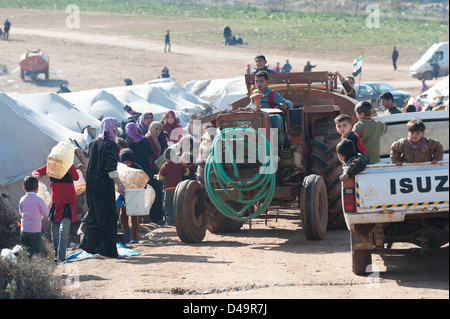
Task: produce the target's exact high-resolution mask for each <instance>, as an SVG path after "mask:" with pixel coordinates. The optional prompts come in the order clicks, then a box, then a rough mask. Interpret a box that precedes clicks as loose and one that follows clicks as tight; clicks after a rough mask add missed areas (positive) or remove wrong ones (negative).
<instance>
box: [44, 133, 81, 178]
mask: <svg viewBox="0 0 450 319" xmlns="http://www.w3.org/2000/svg"><path fill="white" fill-rule="evenodd" d="M74 152H75V146H74V145H73V144H72V143H71V142H70V141H61V142H59V143H58V144H56V146H54V147H53V148H52V150H51V152H50V154H49V155H48V158H47V175H48V176H50V177H53V178H57V179H61V178H63V177H64V175H66V173H67V171H68V170H69V168H70V167H71V166H72V165H73V154H74Z"/></svg>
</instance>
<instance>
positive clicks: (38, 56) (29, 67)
mask: <svg viewBox="0 0 450 319" xmlns="http://www.w3.org/2000/svg"><path fill="white" fill-rule="evenodd" d="M19 64H20V77H21V78H22V80H24V81H27V77H28V78H30V79H31V80H32V81H34V80H36V79H37V77H38V75H39V74H40V73H44V74H45V79H46V80H48V79H49V73H48V71H49V58H48V55H47V54H46V53H45V52H44V51H42V50H40V49H38V50H28V51H27V52H26V53H25V54H23V55H22V56H21V57H20V63H19Z"/></svg>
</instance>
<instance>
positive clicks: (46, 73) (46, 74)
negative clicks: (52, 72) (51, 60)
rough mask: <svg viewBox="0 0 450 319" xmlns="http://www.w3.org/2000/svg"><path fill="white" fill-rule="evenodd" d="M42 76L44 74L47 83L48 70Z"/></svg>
mask: <svg viewBox="0 0 450 319" xmlns="http://www.w3.org/2000/svg"><path fill="white" fill-rule="evenodd" d="M44 74H45V79H46V80H47V81H48V79H49V75H48V69H47V70H45V72H44Z"/></svg>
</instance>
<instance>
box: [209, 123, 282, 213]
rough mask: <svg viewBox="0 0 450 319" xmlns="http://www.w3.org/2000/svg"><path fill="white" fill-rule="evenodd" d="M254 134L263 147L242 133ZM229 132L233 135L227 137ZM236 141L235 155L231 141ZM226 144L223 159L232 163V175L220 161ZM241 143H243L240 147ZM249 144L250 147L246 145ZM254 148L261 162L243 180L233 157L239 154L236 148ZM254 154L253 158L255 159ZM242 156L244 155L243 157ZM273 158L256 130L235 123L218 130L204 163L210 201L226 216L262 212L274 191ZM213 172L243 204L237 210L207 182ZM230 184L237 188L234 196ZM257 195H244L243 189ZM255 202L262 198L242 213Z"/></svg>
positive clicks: (221, 183) (226, 188) (229, 195)
mask: <svg viewBox="0 0 450 319" xmlns="http://www.w3.org/2000/svg"><path fill="white" fill-rule="evenodd" d="M250 134H255V135H253V136H258V139H259V141H261V139H262V141H263V145H264V148H263V149H262V150H260V149H258V145H260V144H261V143H254V145H250V144H249V140H250V138H249V139H248V140H246V139H245V136H249V135H250ZM230 136H232V137H233V138H229V137H230ZM234 142H235V143H236V156H233V143H234ZM223 145H224V146H225V152H224V153H225V157H226V162H227V163H231V164H232V167H233V174H234V176H233V177H230V176H228V175H227V173H226V172H225V170H224V167H223V165H222V149H223ZM243 146H244V147H243ZM249 146H250V147H249ZM245 147H247V149H254V150H255V148H256V150H255V151H254V154H255V156H256V157H257V159H258V161H259V162H260V163H262V164H261V167H260V168H259V169H258V172H257V173H256V174H255V175H254V176H253V177H252V178H250V179H248V180H242V178H240V176H239V168H238V163H237V162H236V157H237V158H239V155H243V154H238V150H244V149H245ZM249 156H250V155H249ZM256 157H255V159H256ZM242 158H243V157H242ZM273 167H274V166H273V158H272V154H271V149H270V144H269V141H268V140H267V139H266V137H265V136H264V135H263V134H259V133H258V132H257V131H256V130H253V129H248V128H242V127H234V128H227V129H224V130H222V131H221V133H220V134H218V135H217V136H216V137H215V139H214V141H213V144H212V149H211V154H210V155H209V156H208V159H207V160H206V164H205V185H206V191H207V193H208V196H209V198H210V199H211V202H212V203H213V204H214V206H215V207H216V208H217V210H219V211H220V212H221V213H222V214H223V215H225V216H226V217H228V218H231V219H234V220H238V221H243V220H248V219H251V218H254V217H256V216H259V215H260V214H261V213H262V212H264V211H265V210H266V209H267V207H268V206H269V204H270V202H271V201H272V198H273V195H274V193H275V172H274V171H273ZM212 172H214V174H215V176H216V178H217V181H218V183H219V184H220V186H221V188H222V189H223V190H224V192H225V193H226V194H227V196H228V197H229V198H231V199H232V201H234V202H236V203H240V204H244V207H243V208H242V209H241V210H240V211H236V210H235V209H234V208H232V207H231V206H230V205H229V204H228V203H227V201H225V200H223V199H222V198H221V197H220V196H219V195H218V194H217V192H216V191H215V189H214V187H213V185H212V183H211V182H210V176H211V173H212ZM230 188H232V189H234V190H236V191H237V194H238V196H237V197H236V196H233V195H232V194H231V193H230V191H229V189H230ZM255 190H256V192H257V193H256V195H254V196H253V198H251V199H247V200H246V199H244V197H245V196H243V195H244V193H245V192H250V191H255ZM255 202H262V203H261V205H260V206H259V207H258V208H257V209H256V210H255V212H253V213H252V214H249V215H248V216H244V214H245V212H246V211H247V209H248V208H249V207H250V206H251V205H253V204H254V203H255Z"/></svg>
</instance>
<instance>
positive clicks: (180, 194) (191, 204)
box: [173, 180, 206, 244]
mask: <svg viewBox="0 0 450 319" xmlns="http://www.w3.org/2000/svg"><path fill="white" fill-rule="evenodd" d="M202 192H204V190H203V189H202V188H201V186H200V184H199V183H198V182H197V181H194V180H185V181H182V182H181V183H179V184H178V186H177V188H176V189H175V194H174V198H173V217H174V221H175V228H176V230H177V233H178V237H180V239H181V241H182V242H184V243H186V244H189V243H200V242H201V241H202V240H203V238H205V234H206V216H205V214H204V212H205V205H204V195H203V194H202Z"/></svg>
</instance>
